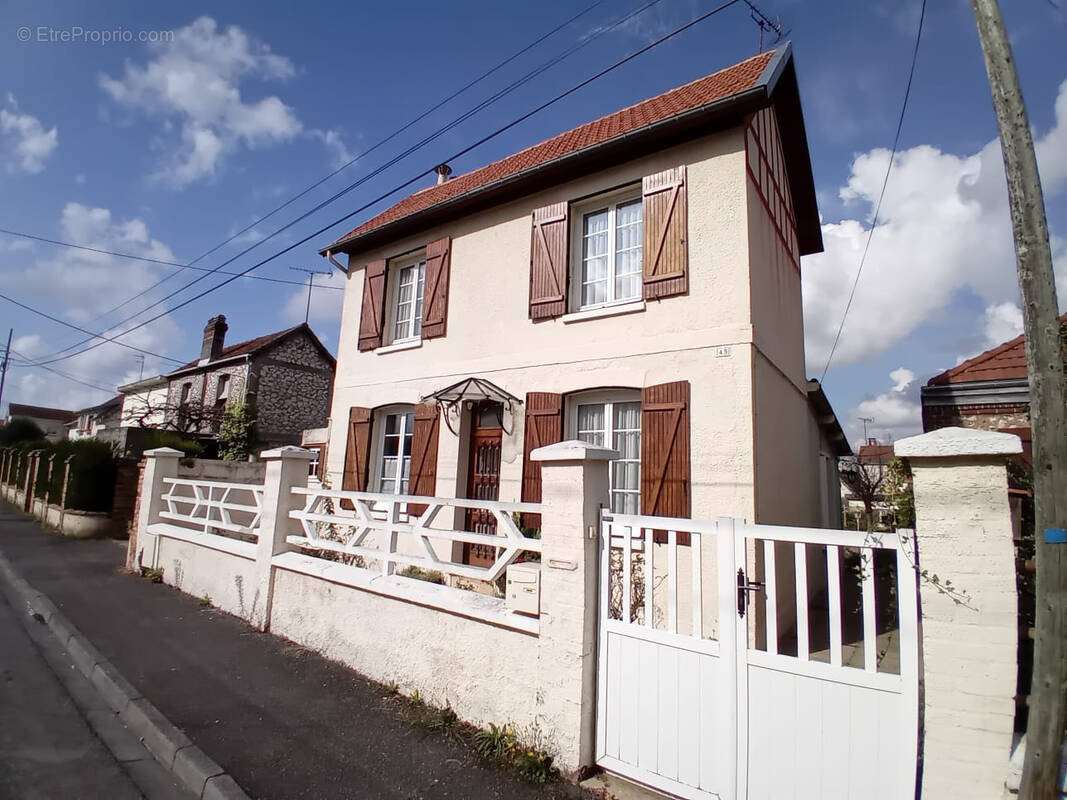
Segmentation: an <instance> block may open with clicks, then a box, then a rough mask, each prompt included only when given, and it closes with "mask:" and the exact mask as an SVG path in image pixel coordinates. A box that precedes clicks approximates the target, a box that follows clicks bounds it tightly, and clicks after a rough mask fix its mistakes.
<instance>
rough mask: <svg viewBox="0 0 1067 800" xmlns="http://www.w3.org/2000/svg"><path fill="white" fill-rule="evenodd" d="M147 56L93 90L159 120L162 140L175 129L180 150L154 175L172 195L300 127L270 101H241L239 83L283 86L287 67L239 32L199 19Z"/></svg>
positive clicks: (285, 138)
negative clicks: (233, 158) (244, 149)
mask: <svg viewBox="0 0 1067 800" xmlns="http://www.w3.org/2000/svg"><path fill="white" fill-rule="evenodd" d="M150 50H151V53H152V59H151V60H150V61H148V62H147V63H146V64H144V65H136V64H132V63H129V62H127V63H126V68H125V72H124V73H123V75H122V77H120V78H112V77H111V76H108V75H101V76H100V79H99V83H100V87H101V88H102V89H103V90H104V91H105V92H106V93H107V94H108V95H109V96H110V97H111V98H112V99H113V100H115V102H117V103H119V104H120V105H122V106H125V107H127V108H131V109H137V110H140V111H143V112H145V113H146V114H149V115H153V116H158V117H161V118H162V119H163V127H164V132H165V133H167V132H169V131H170V130H171V127H172V126H173V124H174V123H175V122H176V123H177V124H178V125H179V126H180V129H181V135H180V143H175V145H174V146H173V149H172V152H171V153H170V155H169V156H168V158H167V160H166V162H165V163H164V164H162V165H161V166H160V167H159V170H158V172H157V176H158V177H159V178H161V179H162V180H164V181H165V182H167V183H170V184H172V185H173V186H176V187H179V188H180V187H183V186H187V185H188V184H190V183H193V182H194V181H197V180H201V179H205V178H210V177H211V176H213V175H214V174H215V173H216V172H217V170H218V168H219V166H220V164H221V163H222V161H223V160H224V158H225V157H226V156H227V155H229V154H231V153H233V152H235V151H237V150H239V149H240V148H241V147H247V148H257V147H265V146H269V145H273V144H277V143H279V142H284V141H288V140H291V139H292V138H293V137H295V136H296V135H297V134H298V133H300V131H301V129H302V127H303V126H302V124H301V122H300V120H299V119H298V118H297V116H296V114H295V113H294V112H293V109H291V108H290V107H289V106H287V105H286V104H285V103H284V102H282V100H281V99H279V98H278V97H275V96H269V97H264V98H261V99H259V100H256V101H250V100H246V99H245V98H244V97H243V96H242V94H241V88H240V84H241V83H242V81H245V80H246V79H258V80H283V79H286V78H289V77H291V76H292V75H293V74H294V72H295V68H294V66H293V63H292V62H291V61H290V60H289V59H288V58H285V57H284V56H279V55H277V54H275V53H273V52H271V49H270V47H269V46H268V45H266V44H265V43H263V42H260V41H257V40H256V39H253V38H252V37H250V36H249V35H248V34H247V33H245V32H244V31H243V30H242V29H241V28H238V27H236V26H230V27H229V28H227V29H226V30H225V31H223V30H220V29H219V27H218V25H217V23H216V22H215V20H213V19H211V18H210V17H200V18H199V19H197V20H195V21H194V22H192V23H191V24H190V25H188V26H186V27H184V28H180V29H178V30H177V31H175V32H174V38H173V40H172V41H169V42H166V43H163V44H157V45H152V46H151V48H150Z"/></svg>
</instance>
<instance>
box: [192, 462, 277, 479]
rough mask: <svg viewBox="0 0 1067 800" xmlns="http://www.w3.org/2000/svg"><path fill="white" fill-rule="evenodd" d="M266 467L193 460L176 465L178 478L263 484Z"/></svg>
mask: <svg viewBox="0 0 1067 800" xmlns="http://www.w3.org/2000/svg"><path fill="white" fill-rule="evenodd" d="M266 467H267V465H266V464H264V463H263V462H262V461H220V460H217V459H210V458H195V459H192V460H191V461H185V460H183V461H181V462H179V464H178V477H179V478H203V479H204V480H208V481H228V482H229V483H263V476H264V474H265V472H266Z"/></svg>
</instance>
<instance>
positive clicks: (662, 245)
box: [641, 166, 689, 300]
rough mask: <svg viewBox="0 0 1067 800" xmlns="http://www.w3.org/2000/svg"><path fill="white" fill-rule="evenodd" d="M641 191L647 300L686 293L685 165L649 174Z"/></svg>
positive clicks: (687, 282)
mask: <svg viewBox="0 0 1067 800" xmlns="http://www.w3.org/2000/svg"><path fill="white" fill-rule="evenodd" d="M641 194H642V198H643V200H644V217H645V221H644V226H645V237H644V238H645V241H644V250H643V259H644V273H645V276H644V277H645V299H646V300H653V299H655V298H657V297H671V296H673V295H676V294H685V293H686V292H687V291H688V290H689V253H688V247H687V243H686V236H687V233H686V216H687V212H686V191H685V167H684V166H682V167H675V168H674V169H668V170H665V171H663V172H658V173H656V174H655V175H649V176H647V177H646V178H645V179H644V180H643V181H642V182H641Z"/></svg>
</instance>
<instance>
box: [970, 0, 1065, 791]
mask: <svg viewBox="0 0 1067 800" xmlns="http://www.w3.org/2000/svg"><path fill="white" fill-rule="evenodd" d="M971 7H972V8H973V9H974V16H975V19H976V21H977V23H978V35H979V38H980V39H981V42H982V52H983V53H984V55H985V63H986V72H987V73H988V74H989V85H990V89H991V91H992V94H993V108H994V109H995V110H996V115H997V124H998V126H999V128H1000V145H1001V150H1002V151H1003V155H1004V171H1005V174H1006V176H1007V179H1008V198H1009V201H1010V204H1011V219H1012V233H1013V235H1014V238H1015V256H1016V265H1017V268H1018V272H1019V288H1020V289H1021V290H1022V299H1023V322H1024V325H1025V333H1026V363H1027V375H1028V379H1029V384H1030V425H1031V427H1032V428H1033V462H1034V538H1035V549H1036V557H1035V561H1036V562H1037V588H1036V591H1035V594H1036V598H1035V599H1036V606H1037V614H1036V624H1035V641H1034V673H1033V686H1032V688H1031V690H1030V701H1031V702H1030V718H1029V722H1028V725H1027V731H1026V737H1027V745H1026V760H1025V762H1024V766H1023V779H1022V785H1021V787H1020V789H1019V797H1020V800H1038V798H1041V799H1042V800H1043V798H1047V797H1052V796H1053V793H1055V792H1056V791H1057V783H1058V778H1059V770H1060V752H1061V749H1062V747H1063V741H1064V729H1065V728H1067V533H1065V531H1067V404H1065V403H1064V392H1065V391H1067V383H1065V381H1064V368H1063V345H1062V343H1061V341H1060V324H1059V306H1058V304H1057V301H1056V283H1055V276H1054V275H1053V272H1052V251H1051V249H1050V247H1049V239H1048V223H1047V221H1046V219H1045V204H1044V199H1043V197H1042V194H1041V179H1040V177H1039V175H1038V171H1037V157H1036V156H1035V155H1034V142H1033V138H1032V136H1031V134H1030V122H1029V119H1028V118H1027V114H1026V105H1025V104H1024V103H1023V97H1022V92H1021V91H1020V89H1019V76H1018V75H1017V74H1016V72H1015V62H1014V59H1013V56H1012V52H1011V45H1010V43H1009V42H1008V36H1007V33H1006V31H1005V30H1004V21H1003V19H1002V18H1001V16H1000V7H999V6H998V4H997V0H971Z"/></svg>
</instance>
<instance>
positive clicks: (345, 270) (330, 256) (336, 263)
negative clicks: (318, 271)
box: [326, 250, 348, 275]
mask: <svg viewBox="0 0 1067 800" xmlns="http://www.w3.org/2000/svg"><path fill="white" fill-rule="evenodd" d="M326 260H327V261H329V262H330V263H331V264H333V265H334V266H335V267H337V269H339V270H341V272H343V273H344V274H345V275H347V274H348V268H347V267H343V266H341V262H340V261H338V260H337V259H336V258H334V257H333V253H331V252H330V251H329V250H327V251H326Z"/></svg>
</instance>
